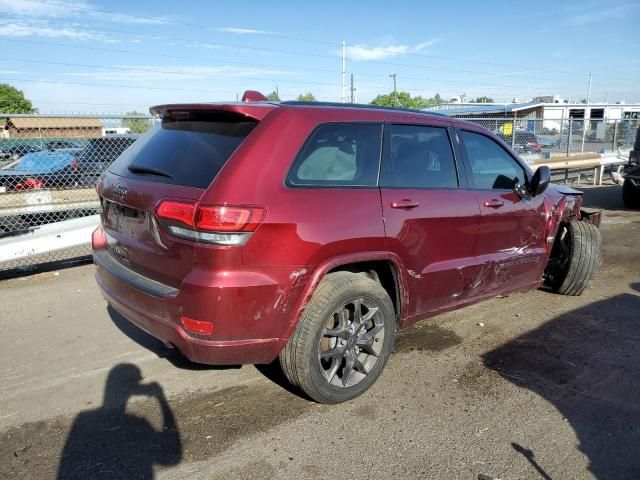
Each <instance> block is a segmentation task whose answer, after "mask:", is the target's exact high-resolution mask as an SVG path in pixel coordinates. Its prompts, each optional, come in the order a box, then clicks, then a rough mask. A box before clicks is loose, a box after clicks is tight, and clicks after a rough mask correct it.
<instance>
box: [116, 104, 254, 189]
mask: <svg viewBox="0 0 640 480" xmlns="http://www.w3.org/2000/svg"><path fill="white" fill-rule="evenodd" d="M256 125H257V122H256V121H253V120H252V121H248V120H247V119H246V118H245V117H240V116H238V115H235V114H233V115H229V114H224V113H220V112H217V113H214V114H213V115H212V114H208V113H204V112H200V113H198V112H191V113H189V114H186V115H185V114H184V113H183V115H181V118H175V117H168V116H165V117H164V118H163V120H162V123H161V124H160V125H158V126H156V127H154V128H152V129H151V130H150V131H149V132H148V133H146V134H145V135H144V136H142V137H141V138H140V139H139V140H138V141H137V142H135V143H134V144H133V145H132V146H131V148H129V149H128V150H127V151H125V152H124V153H123V154H122V155H121V156H120V157H119V158H118V159H117V160H116V161H115V162H114V163H113V165H112V166H111V168H110V169H109V170H110V171H111V172H112V173H115V174H116V175H121V176H124V177H129V178H136V179H144V180H149V181H154V182H161V183H170V184H173V185H182V186H187V187H196V188H207V187H208V186H209V184H211V182H212V181H213V179H214V178H215V176H216V175H217V174H218V172H219V171H220V169H221V168H222V167H223V166H224V164H225V163H226V162H227V160H228V159H229V157H230V156H231V154H232V153H233V152H234V151H235V149H236V148H238V146H239V145H240V144H241V143H242V142H243V140H244V139H245V138H246V137H247V135H249V133H251V131H252V130H253V128H254V127H255V126H256Z"/></svg>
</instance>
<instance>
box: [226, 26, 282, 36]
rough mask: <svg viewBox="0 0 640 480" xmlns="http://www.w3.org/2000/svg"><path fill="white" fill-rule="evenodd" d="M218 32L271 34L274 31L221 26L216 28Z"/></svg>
mask: <svg viewBox="0 0 640 480" xmlns="http://www.w3.org/2000/svg"><path fill="white" fill-rule="evenodd" d="M217 30H218V32H226V33H237V34H239V35H247V34H249V35H272V34H274V33H275V32H269V31H267V30H255V29H253V28H237V27H222V28H218V29H217Z"/></svg>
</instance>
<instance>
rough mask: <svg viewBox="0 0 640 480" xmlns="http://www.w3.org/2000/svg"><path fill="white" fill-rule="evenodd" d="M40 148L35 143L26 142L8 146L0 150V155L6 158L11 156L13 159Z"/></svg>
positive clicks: (37, 150)
mask: <svg viewBox="0 0 640 480" xmlns="http://www.w3.org/2000/svg"><path fill="white" fill-rule="evenodd" d="M41 150H42V149H41V148H40V147H39V146H37V145H28V144H21V145H14V146H12V147H8V148H4V149H2V150H0V157H3V158H8V159H10V158H12V159H14V160H17V159H18V158H20V157H23V156H24V155H26V154H28V153H35V152H39V151H41Z"/></svg>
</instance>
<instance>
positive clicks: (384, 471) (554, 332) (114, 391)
mask: <svg viewBox="0 0 640 480" xmlns="http://www.w3.org/2000/svg"><path fill="white" fill-rule="evenodd" d="M586 203H587V204H588V205H589V206H590V207H593V208H603V209H605V216H604V221H603V225H602V226H601V231H602V234H603V240H604V252H603V258H604V265H603V268H602V271H601V273H600V275H599V277H598V278H597V279H596V281H594V282H593V284H592V286H591V287H590V288H589V289H588V290H587V291H586V292H585V293H584V294H583V295H582V296H580V297H563V296H560V295H554V294H550V293H546V292H543V291H535V292H531V293H528V294H521V295H513V296H510V297H507V298H496V299H493V300H490V301H488V302H485V303H482V304H478V305H475V306H472V307H468V308H466V309H463V310H458V311H456V312H452V313H449V314H446V315H440V316H438V317H435V318H432V319H428V320H424V321H422V322H420V323H418V325H417V326H416V327H415V328H412V329H410V330H409V331H406V332H402V333H401V334H399V337H398V339H397V343H396V352H395V354H394V355H393V356H392V358H391V360H390V362H389V364H388V366H387V368H386V370H385V372H384V374H383V375H382V377H381V378H380V380H379V381H378V382H377V384H376V385H375V386H374V387H373V388H372V389H371V390H370V391H369V392H367V393H366V394H365V395H363V396H362V397H360V398H358V399H356V400H354V401H351V402H349V403H346V404H343V405H339V406H325V405H317V404H314V403H311V402H309V401H307V400H305V399H303V398H301V397H299V396H297V395H295V394H294V393H292V392H290V391H288V390H287V386H286V384H285V382H284V381H283V379H282V378H281V376H280V373H279V371H278V369H277V368H275V367H274V366H262V367H258V368H256V367H253V366H244V367H241V368H239V367H227V368H215V367H205V366H199V365H194V364H192V363H189V362H187V361H185V360H184V359H183V358H181V357H180V356H179V355H177V354H176V353H175V352H173V351H170V350H167V349H166V348H165V347H163V346H162V345H161V344H160V343H159V342H157V341H156V340H154V339H153V338H151V337H149V336H147V335H146V334H144V333H142V332H141V331H139V330H137V329H136V328H134V327H132V326H131V325H129V324H128V323H127V322H126V321H125V320H124V319H122V318H121V317H120V316H119V315H118V314H116V313H115V312H113V311H111V310H110V309H108V308H107V306H106V304H105V302H104V301H103V300H102V298H101V296H100V293H99V292H98V289H97V287H96V285H95V283H94V281H93V266H92V265H85V266H80V267H74V268H70V269H66V270H60V271H59V272H49V273H44V274H40V275H35V276H32V277H24V278H19V279H12V280H7V281H4V282H1V283H0V335H1V337H2V339H3V345H2V348H0V365H2V369H1V371H0V478H2V479H14V478H24V479H27V478H29V479H31V478H37V479H42V478H56V477H57V478H127V479H133V478H141V479H149V478H161V479H178V478H190V479H216V478H224V479H245V478H252V479H254V478H255V479H269V480H273V479H279V478H283V479H289V478H291V479H314V478H320V477H327V476H337V477H339V478H349V479H364V478H392V477H394V478H401V479H404V478H411V479H413V478H429V479H477V478H486V479H496V478H500V479H503V480H506V479H535V478H543V479H549V478H553V479H586V478H598V479H638V478H640V348H638V345H639V344H640V333H638V332H639V331H640V330H639V329H637V328H636V327H637V326H638V324H639V323H640V242H639V240H640V212H632V211H626V210H624V209H623V208H622V206H621V192H620V188H619V187H617V186H605V187H598V188H587V189H586ZM479 324H482V325H483V326H480V325H479Z"/></svg>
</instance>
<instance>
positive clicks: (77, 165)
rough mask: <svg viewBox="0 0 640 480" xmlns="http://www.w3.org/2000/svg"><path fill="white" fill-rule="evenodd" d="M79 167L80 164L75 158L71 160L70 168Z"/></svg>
mask: <svg viewBox="0 0 640 480" xmlns="http://www.w3.org/2000/svg"><path fill="white" fill-rule="evenodd" d="M79 168H80V164H79V163H78V161H77V160H74V161H73V162H71V169H72V170H77V169H79Z"/></svg>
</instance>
